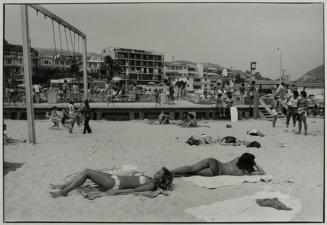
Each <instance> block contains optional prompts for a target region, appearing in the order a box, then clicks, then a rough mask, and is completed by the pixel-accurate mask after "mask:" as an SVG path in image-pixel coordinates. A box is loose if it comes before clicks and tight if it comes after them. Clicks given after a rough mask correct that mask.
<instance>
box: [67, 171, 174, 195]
mask: <svg viewBox="0 0 327 225" xmlns="http://www.w3.org/2000/svg"><path fill="white" fill-rule="evenodd" d="M97 170H98V171H101V172H105V173H110V174H112V175H117V176H141V175H144V173H143V172H142V171H140V170H138V168H137V166H134V165H123V166H120V167H113V168H101V169H97ZM79 173H80V172H77V173H73V174H70V175H68V176H67V177H66V178H65V181H66V182H68V181H69V180H71V179H72V178H73V177H75V176H76V175H78V174H79ZM103 191H105V190H103V189H102V188H101V187H100V186H98V185H96V184H95V183H94V182H93V181H91V180H89V179H88V180H86V182H85V183H84V184H83V185H81V186H80V187H79V188H77V192H78V193H80V194H81V195H82V196H83V197H84V198H86V199H89V200H93V199H94V198H90V197H89V195H90V194H96V193H100V192H103ZM160 194H163V195H169V193H168V192H167V191H164V190H162V189H160V188H158V189H157V190H156V191H146V192H140V193H135V195H138V196H146V197H149V198H155V197H157V196H159V195H160Z"/></svg>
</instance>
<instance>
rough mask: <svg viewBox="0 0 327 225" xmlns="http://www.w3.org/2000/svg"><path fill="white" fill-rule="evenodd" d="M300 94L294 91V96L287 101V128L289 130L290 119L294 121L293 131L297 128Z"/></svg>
mask: <svg viewBox="0 0 327 225" xmlns="http://www.w3.org/2000/svg"><path fill="white" fill-rule="evenodd" d="M298 97H299V92H298V91H294V92H293V95H292V96H291V97H290V98H289V99H288V101H287V103H286V104H287V113H286V128H288V126H289V123H290V119H291V117H292V119H293V129H295V126H296V115H297V107H298V101H299V98H298Z"/></svg>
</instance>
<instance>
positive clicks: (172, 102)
mask: <svg viewBox="0 0 327 225" xmlns="http://www.w3.org/2000/svg"><path fill="white" fill-rule="evenodd" d="M169 95H170V99H171V104H174V87H173V85H172V84H169Z"/></svg>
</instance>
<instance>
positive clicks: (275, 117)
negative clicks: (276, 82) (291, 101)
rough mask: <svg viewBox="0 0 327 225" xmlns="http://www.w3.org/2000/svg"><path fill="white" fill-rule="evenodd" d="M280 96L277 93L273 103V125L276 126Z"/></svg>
mask: <svg viewBox="0 0 327 225" xmlns="http://www.w3.org/2000/svg"><path fill="white" fill-rule="evenodd" d="M278 98H279V97H278V96H277V95H276V96H275V97H274V100H273V102H272V103H271V108H272V114H273V127H275V126H276V121H277V117H278V108H279V106H278Z"/></svg>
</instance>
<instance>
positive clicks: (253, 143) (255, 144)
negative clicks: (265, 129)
mask: <svg viewBox="0 0 327 225" xmlns="http://www.w3.org/2000/svg"><path fill="white" fill-rule="evenodd" d="M246 147H247V148H260V147H261V144H260V143H259V142H257V141H252V142H251V143H249V144H248V145H247V146H246Z"/></svg>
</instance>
